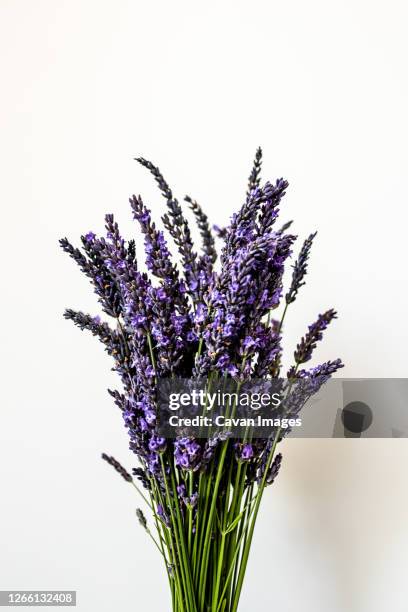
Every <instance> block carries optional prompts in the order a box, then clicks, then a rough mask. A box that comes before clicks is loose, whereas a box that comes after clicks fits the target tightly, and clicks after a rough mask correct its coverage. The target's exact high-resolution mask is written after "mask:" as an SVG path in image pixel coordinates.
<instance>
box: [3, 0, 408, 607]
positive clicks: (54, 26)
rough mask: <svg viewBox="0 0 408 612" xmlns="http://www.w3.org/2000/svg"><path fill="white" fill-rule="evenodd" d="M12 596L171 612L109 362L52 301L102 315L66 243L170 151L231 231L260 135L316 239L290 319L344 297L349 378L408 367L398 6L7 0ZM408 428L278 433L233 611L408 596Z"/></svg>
mask: <svg viewBox="0 0 408 612" xmlns="http://www.w3.org/2000/svg"><path fill="white" fill-rule="evenodd" d="M0 11H1V14H0V28H1V32H0V45H1V54H0V58H1V59H0V62H1V64H2V71H1V74H2V80H1V85H2V94H1V97H0V107H1V115H0V121H1V127H2V138H1V145H0V155H1V159H0V163H1V168H2V170H3V172H2V180H1V181H0V198H1V206H2V238H1V240H0V249H1V262H2V292H1V293H2V300H1V311H2V322H3V328H2V333H1V338H2V339H1V344H2V348H3V350H2V367H1V371H2V373H3V375H4V379H3V385H2V401H1V404H2V409H1V413H0V436H1V444H0V453H1V457H0V482H1V485H2V503H1V506H0V508H1V510H0V542H1V547H0V589H44V588H46V589H63V588H67V589H68V588H70V589H77V591H78V602H79V603H78V609H79V610H83V611H84V612H104V611H106V612H107V611H111V610H113V609H120V610H122V611H123V612H127V611H129V612H130V611H132V610H152V611H156V610H157V611H159V610H164V609H167V607H166V606H167V593H166V586H165V581H164V575H163V574H162V573H161V568H160V565H159V560H158V559H157V558H156V554H155V551H154V550H153V549H152V548H151V547H150V544H149V542H148V541H146V540H145V537H144V533H142V532H141V531H140V530H139V529H138V525H137V524H136V522H135V518H134V508H135V505H136V499H135V498H134V496H133V493H132V491H131V490H128V489H127V488H126V486H125V484H124V483H122V482H120V481H119V480H118V479H117V478H116V477H115V474H113V473H111V471H110V470H109V469H108V466H106V465H104V464H102V462H101V461H100V459H99V454H100V452H101V451H104V450H105V451H108V452H111V453H113V454H115V455H117V457H118V458H119V459H121V460H122V461H123V462H124V463H125V464H127V465H129V466H131V465H132V457H131V456H130V455H129V452H128V451H127V438H126V433H125V432H124V430H123V428H122V424H121V419H120V417H119V415H118V413H117V411H116V410H115V408H114V406H113V405H112V403H111V401H110V398H109V397H108V396H107V394H106V392H105V389H106V388H107V387H108V386H109V385H113V384H114V382H113V381H114V380H115V379H114V377H113V374H112V373H111V372H109V367H110V364H109V360H108V358H107V357H106V356H105V355H104V354H103V351H102V349H101V347H100V346H98V345H97V344H96V342H95V341H94V339H93V338H89V337H87V336H86V335H85V334H82V335H81V334H80V332H79V331H77V330H75V329H74V328H73V327H72V326H71V325H70V324H69V323H67V322H65V321H64V320H63V319H62V317H61V313H62V311H63V309H64V307H65V306H71V307H81V308H83V309H84V310H92V309H95V305H96V303H95V299H94V298H93V296H92V294H91V292H90V289H89V287H88V284H87V282H86V281H85V280H84V279H83V278H81V276H80V273H79V271H78V270H76V269H75V267H74V264H73V263H72V262H71V261H68V258H67V257H64V256H63V254H61V253H60V252H59V250H58V247H57V239H58V238H59V237H61V236H63V235H65V234H67V235H68V236H69V237H71V238H72V239H73V240H75V239H76V237H77V236H79V234H80V233H81V232H83V231H88V230H89V229H91V228H92V229H94V230H96V231H98V230H101V228H102V226H103V216H104V214H105V213H106V212H115V213H116V215H117V217H118V219H119V221H120V222H121V224H122V225H123V228H124V230H126V231H127V232H128V233H131V232H133V231H134V230H135V227H134V225H133V224H132V222H131V216H130V212H129V208H128V205H127V197H128V195H129V194H131V193H132V192H136V193H142V194H143V195H144V196H145V199H146V201H147V202H149V204H150V205H151V206H152V208H153V210H154V212H155V214H156V215H157V218H159V215H160V211H161V210H162V208H161V207H162V201H161V199H160V197H159V195H158V194H157V192H156V190H155V187H154V185H153V182H152V180H151V178H150V177H149V176H148V175H147V174H146V173H145V172H144V171H143V169H141V168H139V167H138V166H137V164H136V162H134V161H132V158H133V157H135V156H136V155H143V156H145V157H147V158H151V159H152V160H153V161H155V162H156V163H158V164H159V165H160V167H161V169H162V170H163V172H164V173H165V175H166V177H168V180H169V182H171V184H172V186H174V189H175V191H176V192H177V193H178V194H179V195H180V197H182V196H183V195H184V194H185V193H190V194H191V195H192V196H194V197H196V198H197V199H199V201H200V202H201V203H202V204H203V206H205V208H206V210H207V211H208V213H209V214H210V215H211V216H212V219H213V220H214V221H215V222H218V223H219V224H222V223H224V222H226V221H227V219H228V217H229V215H230V214H231V213H232V212H233V211H234V210H235V209H236V208H237V206H239V204H240V203H241V201H242V197H243V193H244V190H245V184H246V177H247V175H248V173H249V170H250V165H251V159H252V157H253V154H254V151H255V148H256V147H257V146H258V145H259V144H260V145H262V146H263V148H264V152H265V162H264V176H265V178H271V179H274V178H276V177H277V176H285V177H286V178H288V179H289V181H290V182H291V187H290V190H289V193H288V196H287V200H286V203H285V206H284V207H283V212H284V216H285V218H287V219H288V218H295V220H296V225H295V229H296V231H298V232H299V234H300V235H301V236H302V237H303V236H305V235H306V234H307V233H309V232H310V231H312V230H314V229H318V230H319V236H318V240H317V242H316V245H315V249H314V254H313V258H312V261H311V272H310V276H309V283H308V286H307V287H305V288H304V290H303V292H302V295H301V296H300V297H299V300H298V302H297V303H296V304H295V305H294V307H293V310H292V312H291V314H290V316H289V317H288V325H287V329H286V333H287V336H286V347H287V349H288V352H289V355H290V351H291V350H292V349H293V347H294V345H295V343H296V341H297V339H298V337H299V336H300V335H301V334H302V333H303V331H304V329H305V327H306V325H307V324H308V323H310V322H311V321H312V319H313V318H314V317H315V315H316V314H317V313H318V312H321V311H322V309H325V308H327V307H330V306H335V307H336V308H337V309H338V311H339V320H338V321H337V322H336V323H335V325H333V329H331V330H330V331H329V332H328V333H327V336H326V339H325V342H324V344H323V345H322V346H321V347H320V349H319V357H320V358H321V360H324V359H326V358H332V357H337V356H341V357H342V358H343V359H344V361H345V362H346V364H347V368H346V369H345V370H344V374H345V375H347V376H350V377H351V376H379V377H390V376H393V377H404V376H407V374H408V368H407V359H406V346H407V340H408V333H407V324H406V314H405V313H406V312H407V307H408V299H407V291H406V224H407V213H406V206H407V195H408V187H407V182H406V171H405V166H406V143H407V136H408V133H407V132H408V130H407V127H408V123H407V119H406V113H407V107H408V86H407V85H408V83H407V71H406V57H407V51H408V42H407V39H406V20H407V16H408V15H407V9H406V5H405V3H404V2H402V1H401V2H397V1H396V0H391V1H390V2H384V1H382V2H375V1H371V2H368V0H367V1H365V0H354V1H351V0H350V1H344V2H339V3H334V2H325V1H323V0H321V1H319V0H309V1H308V2H301V1H300V0H297V1H296V0H289V1H286V2H279V3H278V2H271V1H269V2H267V1H266V0H265V1H262V0H255V1H251V2H243V1H235V2H227V1H221V2H220V1H219V2H214V1H207V2H205V3H202V2H200V3H198V2H187V1H185V2H184V1H183V2H182V1H174V2H165V1H156V2H140V1H139V2H138V1H135V0H133V1H129V0H121V1H120V2H114V1H112V0H100V1H96V0H82V1H78V0H70V1H63V0H38V1H37V2H30V1H29V0H14V1H12V0H2V2H1V6H0ZM407 459H408V446H407V443H406V441H405V440H387V441H381V442H380V441H374V440H368V441H364V442H362V441H350V440H348V441H343V440H336V441H334V440H327V441H319V442H318V441H313V440H309V441H301V440H292V441H289V442H286V448H285V457H284V468H283V470H282V473H281V475H280V478H279V481H278V482H277V484H276V486H274V488H273V490H271V491H270V492H269V494H268V496H267V500H266V502H265V503H264V507H263V513H262V516H261V519H260V521H259V525H258V530H257V538H256V541H255V543H254V550H253V555H252V561H251V565H250V568H249V575H248V579H247V588H246V592H245V595H244V599H243V602H242V612H246V611H249V610H254V609H255V610H258V609H259V610H261V609H273V608H274V606H276V609H278V610H280V612H294V611H295V610H302V612H308V611H309V610H310V611H312V610H313V611H316V610H330V611H331V612H340V611H341V612H342V611H343V610H348V611H350V612H385V611H387V610H389V609H392V610H393V612H403V611H405V610H406V599H407V587H406V580H405V572H404V569H405V567H406V565H407V562H408V553H407V550H408V547H407V544H408V532H407V529H406V516H407V511H408V486H407V480H406V462H407Z"/></svg>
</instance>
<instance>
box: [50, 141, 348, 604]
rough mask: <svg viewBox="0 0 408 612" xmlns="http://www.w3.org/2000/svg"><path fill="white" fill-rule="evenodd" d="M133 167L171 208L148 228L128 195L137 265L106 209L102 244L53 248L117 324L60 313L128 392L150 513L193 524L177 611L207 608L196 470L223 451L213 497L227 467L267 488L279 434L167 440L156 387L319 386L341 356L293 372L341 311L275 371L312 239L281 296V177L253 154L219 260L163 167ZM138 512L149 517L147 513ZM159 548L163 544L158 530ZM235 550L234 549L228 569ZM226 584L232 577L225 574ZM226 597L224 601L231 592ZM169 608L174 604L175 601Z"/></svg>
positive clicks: (127, 416) (210, 467) (285, 249)
mask: <svg viewBox="0 0 408 612" xmlns="http://www.w3.org/2000/svg"><path fill="white" fill-rule="evenodd" d="M137 161H138V162H139V163H140V164H141V165H142V166H144V167H145V168H147V170H148V171H150V172H151V173H152V175H153V177H154V179H155V180H156V182H157V184H158V187H159V189H160V191H161V194H162V196H163V197H164V200H165V204H166V208H167V211H166V213H165V214H164V215H163V216H162V223H163V228H164V229H160V228H159V227H158V226H157V225H156V222H155V221H154V220H153V218H152V214H151V210H150V209H149V208H148V207H147V206H146V204H145V203H144V201H143V200H142V198H141V197H140V196H138V195H133V196H132V197H131V198H130V200H129V202H130V208H131V211H132V214H133V218H134V220H135V222H136V228H137V230H136V231H137V232H138V235H139V236H140V235H142V236H143V240H144V258H140V255H138V256H136V245H135V241H134V240H133V239H132V240H125V238H124V237H123V236H122V234H121V232H120V230H119V227H118V224H117V222H116V221H115V219H114V217H113V215H111V214H108V215H106V217H105V228H106V234H105V235H104V236H100V237H98V236H96V235H95V234H94V233H93V232H92V231H89V232H88V233H87V234H85V235H84V236H82V237H81V243H82V248H81V249H78V248H75V247H74V246H72V245H71V243H70V242H69V241H68V240H67V239H66V238H64V239H62V240H61V241H60V244H61V247H62V248H63V250H64V251H65V252H67V253H68V254H69V255H70V256H71V257H72V258H73V259H74V261H75V262H76V263H77V264H78V265H79V267H80V269H81V270H82V272H83V273H84V274H85V275H86V276H87V277H88V278H89V280H90V281H91V283H92V285H93V288H94V291H95V293H96V295H97V297H98V300H99V303H100V306H101V309H102V311H103V313H105V314H106V315H108V316H109V317H110V318H111V320H112V324H111V325H109V324H108V323H107V322H105V321H103V320H102V319H101V318H100V317H99V316H91V315H88V314H84V313H82V312H78V311H74V310H71V309H69V310H67V311H66V312H65V317H66V318H67V319H71V320H72V321H73V322H74V323H75V324H76V325H77V326H78V327H80V328H81V329H87V330H89V331H90V332H91V333H92V334H93V335H95V336H97V337H98V338H99V340H100V341H101V342H102V344H103V345H104V347H105V350H106V351H107V352H108V354H109V355H110V356H111V357H112V358H113V360H114V369H115V370H116V371H117V372H118V374H119V376H120V379H121V383H122V388H121V389H119V390H112V391H110V394H111V395H112V397H113V400H114V402H115V404H116V405H117V406H118V408H119V409H120V411H121V414H122V418H123V421H124V424H125V427H126V429H127V430H128V433H129V437H130V449H131V450H132V451H133V453H134V454H135V455H136V457H137V459H138V462H139V465H138V467H136V468H134V470H133V476H134V477H135V478H136V482H137V483H138V485H140V486H141V487H142V489H143V490H144V491H145V493H146V495H148V496H150V500H151V502H150V505H151V509H152V510H153V513H154V516H155V519H156V520H157V521H158V523H159V527H160V529H163V528H164V527H166V528H167V527H168V526H169V525H171V524H172V521H173V520H176V518H177V516H179V515H180V517H181V521H182V522H183V521H184V520H186V517H187V516H189V517H190V519H191V524H190V527H191V529H192V533H194V534H195V537H196V538H197V540H198V544H197V549H200V545H201V546H202V549H203V552H202V553H201V558H200V560H199V561H197V564H198V565H197V567H198V569H197V568H196V567H195V565H194V563H195V561H191V567H187V566H186V567H184V569H180V573H179V587H180V590H181V592H182V593H183V595H182V596H180V597H182V599H183V601H184V607H185V609H192V610H201V609H204V608H203V606H204V603H203V602H204V601H207V599H208V596H209V592H211V597H212V598H213V599H214V597H215V598H219V597H220V590H221V589H220V587H218V591H217V587H216V580H215V586H214V585H213V586H208V584H207V583H206V586H204V587H201V584H198V583H197V580H196V581H195V578H194V574H195V575H197V572H201V574H200V575H201V576H202V573H203V572H204V573H205V571H207V573H208V566H209V559H208V558H207V557H208V556H209V555H210V554H211V553H210V552H208V553H207V552H206V549H205V544H203V542H204V539H205V537H206V535H208V534H207V532H206V531H205V533H203V532H199V533H197V525H196V516H197V512H198V511H199V509H200V504H201V503H203V504H207V503H209V502H208V500H207V499H206V498H205V495H207V493H208V491H207V490H204V489H203V488H202V479H201V478H200V476H201V475H202V474H206V475H210V474H213V473H215V472H214V466H216V465H217V464H218V463H219V462H220V457H221V455H222V456H223V466H224V468H223V472H222V474H221V475H220V476H219V479H220V481H219V482H218V484H217V487H218V488H216V487H215V483H214V482H213V484H212V485H211V487H212V489H211V491H212V492H213V494H216V495H221V492H222V487H223V486H224V488H225V487H226V486H227V485H223V482H224V480H226V479H227V478H228V469H227V467H226V466H231V465H233V464H235V465H236V467H238V466H239V469H240V478H242V481H240V482H242V491H241V494H242V495H243V494H244V493H245V491H247V490H248V491H249V490H252V488H253V487H254V486H256V485H259V483H261V482H263V484H264V485H265V486H266V485H267V484H271V483H272V482H273V481H274V480H275V478H276V476H277V474H278V472H279V468H280V465H281V458H282V456H281V454H278V455H276V456H275V458H273V457H272V456H271V449H272V448H273V451H274V450H275V446H276V440H275V441H274V440H273V438H272V439H267V440H259V439H258V440H256V441H248V440H244V439H235V440H231V439H225V438H223V437H222V436H218V437H216V438H211V439H193V438H179V439H175V440H169V439H164V438H163V437H160V436H158V435H157V433H156V427H155V426H156V420H157V411H156V385H157V380H158V378H166V377H180V378H181V377H182V378H198V377H200V378H203V377H209V376H211V375H212V374H217V375H221V376H226V377H234V378H235V379H236V380H237V381H239V380H245V379H247V378H248V377H257V378H268V377H278V376H281V377H282V376H289V377H290V378H301V379H303V380H305V379H306V380H307V379H310V382H311V385H312V386H313V385H314V386H313V389H315V388H316V386H317V385H318V382H317V381H318V378H319V377H320V378H319V380H327V378H328V377H330V376H331V375H332V374H334V373H335V372H336V371H337V370H338V369H339V368H340V367H342V364H341V362H340V360H334V361H329V362H326V363H323V364H321V365H319V366H317V367H314V368H311V369H309V370H304V369H303V370H302V369H300V368H301V366H302V365H303V364H305V363H306V362H308V361H309V360H310V359H311V358H312V355H313V352H314V350H315V348H316V346H317V343H318V342H319V341H320V340H321V339H322V336H323V332H324V331H325V329H326V328H327V326H328V325H329V324H330V322H331V321H332V320H333V319H334V318H335V316H336V313H335V312H334V311H333V310H328V311H327V312H325V313H324V314H321V315H319V316H318V317H317V320H316V322H314V323H312V324H311V325H310V327H309V329H308V331H307V333H306V334H305V336H304V337H303V338H302V339H301V340H300V341H299V344H298V346H297V347H296V350H295V352H294V363H293V366H292V367H291V368H290V370H289V372H286V373H285V372H282V365H281V364H282V332H283V324H284V318H285V315H286V310H287V307H288V305H290V304H292V303H293V302H295V300H296V299H297V296H298V291H299V289H300V287H301V286H302V285H303V284H304V278H305V275H306V272H307V264H308V259H309V255H310V249H311V246H312V242H313V240H314V238H315V235H316V234H311V235H310V236H309V237H308V238H307V239H306V241H305V242H304V244H303V246H302V247H301V249H300V253H299V256H298V258H297V260H296V261H295V263H294V265H293V273H292V279H291V284H290V287H289V289H288V291H287V293H286V294H285V295H284V290H283V276H284V270H285V266H287V264H288V261H289V259H290V257H291V256H292V253H293V247H294V243H295V240H296V236H295V235H293V234H292V233H290V231H289V230H290V223H286V224H285V225H282V226H279V225H278V219H279V213H280V207H281V203H282V199H283V197H284V196H285V193H286V189H287V187H288V183H287V181H285V180H284V179H278V180H277V181H276V182H275V183H270V182H266V183H264V184H261V178H260V170H261V164H262V153H261V150H260V149H259V150H258V151H257V153H256V157H255V161H254V165H253V169H252V171H251V174H250V177H249V183H248V190H247V194H246V197H245V200H244V202H243V204H242V206H241V207H240V209H239V210H238V212H236V213H235V214H234V215H233V216H232V217H231V219H230V223H229V225H228V227H226V228H224V229H222V230H218V231H216V233H217V234H218V236H219V239H220V240H221V241H222V244H221V247H220V249H219V251H220V256H219V259H220V262H219V264H218V262H217V257H218V255H217V253H218V250H217V248H216V238H215V236H214V233H213V230H212V227H211V225H210V223H209V221H208V218H207V216H206V215H205V213H204V212H203V210H202V208H201V207H200V205H199V204H198V203H197V202H196V201H195V200H193V199H192V198H190V197H186V198H185V202H186V204H187V205H188V207H189V209H190V211H191V212H190V215H191V216H192V217H194V219H195V221H196V223H197V227H198V230H199V233H200V236H201V246H200V248H199V249H197V248H196V247H195V245H194V242H193V239H192V231H191V229H190V222H189V221H188V219H187V216H186V214H185V211H184V210H183V207H182V206H181V204H180V203H179V201H178V200H177V199H176V198H175V196H174V194H173V192H172V190H171V189H170V187H169V185H168V184H167V182H166V181H165V180H164V178H163V176H162V174H161V172H160V171H159V169H158V168H157V167H156V166H154V165H153V164H152V163H151V162H149V161H147V160H145V159H143V158H139V159H138V160H137ZM165 232H166V233H165ZM169 240H171V241H172V243H173V247H171V246H170V242H169ZM138 242H140V241H138ZM138 246H139V245H138ZM173 248H175V251H176V252H177V263H176V259H175V258H174V257H173V255H174V253H173V255H172V254H171V249H173ZM281 304H283V305H284V306H285V309H284V314H283V316H282V317H281V319H278V318H275V316H273V315H274V313H275V312H276V310H277V309H278V308H279V306H280V305H281ZM272 455H273V453H272ZM104 459H105V460H106V461H108V462H109V463H111V465H112V466H113V467H114V468H115V469H116V470H117V471H119V473H121V474H122V476H123V477H124V478H125V480H129V479H131V480H132V481H133V477H132V476H130V474H128V472H127V471H126V470H124V469H123V468H121V466H120V465H119V464H117V462H116V461H115V460H114V459H113V458H112V457H108V456H107V455H104ZM233 469H234V470H235V469H236V468H233ZM174 470H176V471H175V472H174V473H173V471H174ZM241 472H242V473H241ZM244 472H245V474H244ZM173 476H174V477H175V483H174V484H175V487H176V488H175V490H174V491H173V493H172V492H171V491H170V498H169V491H168V490H167V487H168V486H169V484H170V485H171V479H172V477H173ZM228 483H230V484H231V491H233V490H234V487H235V486H241V485H240V483H237V484H234V483H233V481H232V480H230V481H228ZM209 486H210V485H209ZM170 488H171V487H170ZM224 494H225V490H224ZM169 499H170V501H169ZM172 499H173V502H174V500H175V499H177V503H176V505H177V507H176V506H174V507H173V506H172V504H173V502H172ZM236 505H237V504H236ZM237 507H238V506H237ZM209 509H211V505H210V506H209ZM234 512H235V514H234ZM173 515H174V516H173ZM138 516H139V520H140V521H141V522H142V523H143V522H144V520H145V519H144V518H143V519H142V518H141V515H138ZM215 516H216V513H215V511H214V517H215ZM233 516H235V517H237V516H238V515H237V514H236V508H230V513H229V517H230V518H231V517H233ZM175 517H176V518H175ZM212 520H213V521H215V518H213V519H212ZM214 524H215V523H212V527H211V528H210V532H211V530H212V529H213V526H214ZM198 531H199V528H198ZM228 533H229V532H228ZM200 534H201V537H202V538H203V540H202V541H201V542H200ZM160 540H165V537H164V536H162V535H160ZM159 544H160V542H159ZM170 544H171V542H170ZM176 544H177V542H176ZM176 544H174V550H173V556H172V558H171V559H170V556H171V555H170V553H169V558H166V563H167V568H168V569H169V568H173V569H172V570H169V575H171V576H173V577H174V580H176V578H177V565H178V564H180V567H181V568H182V567H183V566H182V558H183V551H182V550H179V551H177V550H176V549H177V546H176ZM188 544H189V545H190V540H189V542H188ZM186 547H187V552H186V554H187V557H188V558H190V557H191V558H193V551H194V543H191V549H190V548H189V547H188V546H187V544H186ZM209 547H211V544H209ZM170 548H171V547H170ZM231 554H232V553H231V551H230V557H229V561H230V562H232V557H231ZM189 555H190V556H189ZM234 562H235V561H234ZM220 571H222V572H224V569H222V570H220ZM225 572H227V569H226V570H225ZM190 574H191V576H190ZM237 574H239V572H237ZM189 576H190V577H191V581H192V582H191V584H192V585H193V586H192V587H191V592H190V590H189V589H188V588H187V586H186V585H187V583H188V580H189V579H190V578H189ZM222 576H223V577H224V579H226V574H225V575H224V574H222V575H221V578H222ZM237 581H238V586H239V575H237V578H236V582H235V583H234V582H233V578H232V577H231V578H230V586H229V587H228V589H230V590H231V592H232V590H233V589H232V586H233V584H235V588H237ZM201 588H203V589H204V594H203V593H202V591H201ZM214 589H215V591H216V593H215V594H214ZM223 597H224V598H227V593H226V594H225V595H224V596H223ZM234 601H235V596H234V595H233V594H232V595H231V594H230V599H228V603H227V604H226V608H225V609H226V610H228V609H231V610H233V609H234V606H235V603H234ZM187 602H188V603H187ZM177 605H178V606H179V609H182V604H181V603H180V602H179V604H177ZM200 606H201V607H200ZM235 607H236V606H235Z"/></svg>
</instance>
